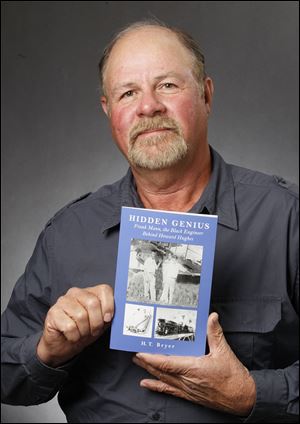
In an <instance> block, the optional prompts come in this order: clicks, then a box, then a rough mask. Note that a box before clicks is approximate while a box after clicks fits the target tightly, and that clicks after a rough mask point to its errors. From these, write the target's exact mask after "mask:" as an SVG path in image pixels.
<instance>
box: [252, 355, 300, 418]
mask: <svg viewBox="0 0 300 424" xmlns="http://www.w3.org/2000/svg"><path fill="white" fill-rule="evenodd" d="M250 374H251V375H252V377H253V379H254V381H255V385H256V402H255V405H254V408H253V410H252V412H251V414H250V415H249V416H248V417H247V419H246V420H245V421H244V422H245V423H254V422H274V423H275V422H286V423H293V422H298V419H299V361H297V362H295V363H294V364H293V365H291V366H289V367H287V368H285V369H280V370H259V371H251V372H250Z"/></svg>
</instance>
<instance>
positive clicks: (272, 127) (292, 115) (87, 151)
mask: <svg viewBox="0 0 300 424" xmlns="http://www.w3.org/2000/svg"><path fill="white" fill-rule="evenodd" d="M1 8H2V10H1V12H2V13H1V15H2V25H1V28H2V52H3V53H2V85H1V87H2V264H3V266H2V304H1V306H2V310H3V309H4V308H5V307H6V305H7V302H8V299H9V297H10V295H11V292H12V289H13V286H14V284H15V282H16V280H17V279H18V277H19V276H20V275H21V274H22V273H23V271H24V268H25V265H26V263H27V261H28V259H29V257H30V255H31V253H32V251H33V248H34V245H35V243H36V240H37V237H38V234H39V233H40V231H41V230H42V229H43V227H44V226H45V224H46V222H47V221H48V220H49V219H50V218H51V217H52V216H53V214H54V213H55V212H56V211H57V210H58V209H60V208H61V207H62V206H64V205H65V204H66V203H68V202H69V201H71V200H72V199H75V198H77V197H79V196H80V195H82V194H84V193H86V192H90V191H95V190H96V189H97V188H98V187H100V186H102V185H104V184H106V183H111V182H113V181H116V180H117V179H119V178H121V177H122V176H123V174H124V173H125V172H126V170H127V166H128V165H127V163H126V161H125V159H124V158H123V156H122V155H121V154H120V152H119V151H118V149H117V148H116V147H115V145H114V143H113V141H112V137H111V134H110V129H109V125H108V123H107V120H106V117H105V116H104V113H103V112H102V111H101V108H100V101H99V95H100V94H99V88H98V87H99V83H98V73H97V72H98V70H97V65H98V61H99V58H100V56H101V53H102V50H103V48H104V47H105V45H106V44H107V42H108V41H109V40H110V39H111V37H112V35H113V34H114V33H115V32H116V31H117V30H119V29H120V28H122V27H123V26H124V25H126V24H128V23H131V22H134V21H136V20H140V19H144V18H153V17H154V18H158V19H159V20H162V21H165V22H166V23H168V24H170V25H174V26H178V27H180V28H182V29H184V30H187V31H188V32H190V33H191V35H192V36H193V37H194V38H195V39H196V40H198V41H199V43H200V45H201V46H202V49H203V51H204V54H205V57H206V64H207V73H208V75H209V76H211V77H212V79H213V81H214V85H215V97H214V102H213V108H212V114H211V118H210V124H209V142H210V144H211V145H212V146H213V147H214V148H215V149H216V150H217V151H219V153H220V154H221V155H222V156H223V158H224V159H225V160H226V161H227V162H230V163H235V164H237V165H241V166H244V167H247V168H252V169H256V170H260V171H263V172H266V173H268V174H276V175H281V176H283V177H284V178H286V179H288V180H290V181H293V182H297V181H298V114H299V110H298V92H299V86H298V77H299V76H298V72H299V64H298V57H299V56H298V51H299V46H298V39H299V29H298V25H299V21H298V16H299V10H298V9H299V5H298V2H296V1H266V2H265V1H255V2H253V1H222V2H221V1H220V2H219V1H172V2H170V1H149V2H148V1H141V2H135V1H132V2H131V1H76V2H75V1H59V2H48V1H45V2H44V1H22V2H21V1H20V2H18V1H4V2H2V3H1ZM133 54H134V52H133ZM2 421H3V422H6V423H9V422H11V423H12V422H14V423H16V422H65V417H64V415H63V414H62V412H61V411H60V409H59V406H58V404H57V400H56V398H55V399H54V400H52V401H51V402H49V403H48V404H45V405H40V406H31V407H21V406H19V407H15V406H7V405H2Z"/></svg>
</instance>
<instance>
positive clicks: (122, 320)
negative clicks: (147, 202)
mask: <svg viewBox="0 0 300 424" xmlns="http://www.w3.org/2000/svg"><path fill="white" fill-rule="evenodd" d="M217 221H218V217H217V216H216V215H201V214H193V213H181V212H168V211H159V210H153V209H141V208H131V207H122V214H121V228H120V236H119V248H118V260H117V269H116V283H115V291H114V296H115V315H114V319H113V322H112V327H111V339H110V348H111V349H118V350H126V351H131V352H148V353H164V354H170V355H187V356H190V355H195V356H198V355H204V354H205V345H206V325H207V318H208V313H209V306H210V293H211V283H212V274H213V264H214V253H215V243H216V231H217Z"/></svg>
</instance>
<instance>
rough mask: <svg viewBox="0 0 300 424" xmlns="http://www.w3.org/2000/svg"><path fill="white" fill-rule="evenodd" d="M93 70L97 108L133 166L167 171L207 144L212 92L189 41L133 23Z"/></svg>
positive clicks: (177, 34) (155, 27) (169, 31)
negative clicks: (97, 79)
mask: <svg viewBox="0 0 300 424" xmlns="http://www.w3.org/2000/svg"><path fill="white" fill-rule="evenodd" d="M99 66H100V73H101V81H102V84H103V91H104V96H102V98H101V101H102V106H103V109H104V111H105V113H106V114H107V115H108V117H109V119H110V123H111V128H112V133H113V137H114V139H115V140H116V143H117V145H118V147H119V148H120V150H121V151H122V153H123V154H124V155H125V156H126V157H127V159H128V160H129V162H130V163H131V165H132V166H133V167H140V168H146V169H154V170H157V169H164V168H168V167H171V166H173V165H176V164H177V163H179V162H180V161H182V160H183V159H184V158H185V157H187V156H188V155H193V154H195V153H196V151H198V150H199V146H200V145H201V143H202V144H203V143H206V142H207V138H206V135H207V116H208V113H209V111H210V104H211V97H212V90H213V87H212V82H211V80H210V79H209V78H206V77H205V72H204V57H203V55H202V53H201V52H200V50H199V49H198V48H197V47H196V43H195V42H194V41H193V40H192V38H191V37H189V36H188V35H185V34H184V33H181V32H179V31H178V30H173V29H170V28H169V27H165V26H163V25H160V24H157V23H155V24H153V23H140V24H135V25H133V26H130V27H128V28H127V29H126V30H123V31H122V32H121V33H120V34H119V35H118V36H116V38H115V39H114V40H113V41H112V43H111V44H110V45H109V46H108V48H107V49H106V51H105V53H104V56H103V58H102V60H101V62H100V65H99Z"/></svg>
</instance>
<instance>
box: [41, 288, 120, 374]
mask: <svg viewBox="0 0 300 424" xmlns="http://www.w3.org/2000/svg"><path fill="white" fill-rule="evenodd" d="M113 314H114V297H113V290H112V288H111V287H110V286H108V285H107V284H99V285H98V286H95V287H87V288H84V289H79V288H76V287H73V288H71V289H69V290H68V291H67V293H66V294H65V295H64V296H61V297H60V298H59V299H58V300H57V302H56V303H55V304H54V305H53V306H52V307H51V308H50V309H49V311H48V314H47V316H46V319H45V325H44V331H43V335H42V337H41V339H40V341H39V344H38V346H37V355H38V357H39V359H40V360H41V361H42V362H43V363H45V364H46V365H49V366H52V367H57V366H59V365H61V364H63V363H64V362H66V361H68V360H70V359H71V358H73V357H74V356H75V355H77V354H78V353H79V352H81V351H82V350H83V349H84V348H85V347H86V346H88V345H90V344H91V343H92V342H94V341H95V340H96V339H97V338H98V337H99V336H100V335H101V334H102V333H103V331H104V330H105V329H106V327H107V326H108V325H109V323H110V322H111V320H112V317H113Z"/></svg>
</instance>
